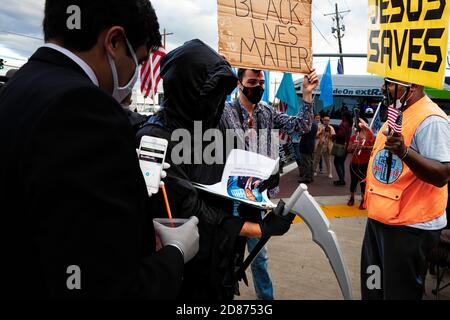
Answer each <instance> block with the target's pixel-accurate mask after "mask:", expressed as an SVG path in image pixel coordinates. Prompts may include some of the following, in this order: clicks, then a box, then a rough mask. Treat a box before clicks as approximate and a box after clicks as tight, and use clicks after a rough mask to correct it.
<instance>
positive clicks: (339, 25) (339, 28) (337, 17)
mask: <svg viewBox="0 0 450 320" xmlns="http://www.w3.org/2000/svg"><path fill="white" fill-rule="evenodd" d="M335 5H336V11H335V12H333V13H328V14H324V16H334V17H333V22H334V21H336V28H335V27H334V25H333V27H332V28H331V32H332V33H333V35H334V37H335V38H336V39H338V43H339V53H340V54H342V38H343V37H344V36H345V34H344V32H345V25H344V22H343V20H344V18H343V17H342V15H341V14H342V13H348V12H350V10H346V11H339V9H338V4H337V3H336V4H335ZM335 34H336V35H335ZM340 61H341V66H342V71H344V57H342V56H341V57H340Z"/></svg>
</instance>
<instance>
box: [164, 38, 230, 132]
mask: <svg viewBox="0 0 450 320" xmlns="http://www.w3.org/2000/svg"><path fill="white" fill-rule="evenodd" d="M161 77H162V79H163V80H164V97H165V98H164V102H163V111H162V113H163V116H164V121H165V124H166V126H167V128H168V129H172V130H173V129H177V128H185V129H188V130H192V129H193V127H194V124H193V123H194V121H202V122H203V125H202V126H203V130H207V129H210V128H215V127H217V125H218V123H219V121H220V118H221V116H222V113H223V108H224V105H225V99H226V96H227V95H229V94H230V93H231V92H232V91H233V90H234V89H235V88H236V86H237V80H238V79H237V77H236V75H235V74H234V73H233V71H232V69H231V66H230V64H229V63H228V62H226V61H225V60H224V59H223V58H222V57H221V56H220V55H219V54H217V53H216V52H215V51H214V50H213V49H212V48H211V47H209V46H208V45H206V44H205V43H203V42H202V41H200V40H191V41H189V42H186V43H185V44H184V45H183V46H181V47H179V48H177V49H175V50H173V51H171V52H170V53H168V54H167V55H166V56H165V57H164V59H163V60H162V62H161Z"/></svg>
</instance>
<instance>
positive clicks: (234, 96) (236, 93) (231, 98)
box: [227, 68, 239, 102]
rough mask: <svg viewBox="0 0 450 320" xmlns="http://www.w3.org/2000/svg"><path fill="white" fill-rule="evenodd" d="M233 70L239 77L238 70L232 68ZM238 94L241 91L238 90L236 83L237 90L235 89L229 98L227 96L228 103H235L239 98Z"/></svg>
mask: <svg viewBox="0 0 450 320" xmlns="http://www.w3.org/2000/svg"><path fill="white" fill-rule="evenodd" d="M232 69H233V72H234V74H235V75H236V76H237V69H236V68H232ZM238 92H239V89H238V88H237V83H236V89H234V90H233V92H232V93H231V94H230V95H229V96H227V102H233V101H234V100H235V99H236V98H237V95H238Z"/></svg>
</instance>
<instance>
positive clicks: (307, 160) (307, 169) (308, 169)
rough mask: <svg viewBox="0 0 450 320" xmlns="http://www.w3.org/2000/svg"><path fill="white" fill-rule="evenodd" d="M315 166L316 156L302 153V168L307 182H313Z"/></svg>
mask: <svg viewBox="0 0 450 320" xmlns="http://www.w3.org/2000/svg"><path fill="white" fill-rule="evenodd" d="M313 166H314V154H312V153H301V154H300V168H301V171H302V173H303V178H304V179H305V180H313V170H314V169H313Z"/></svg>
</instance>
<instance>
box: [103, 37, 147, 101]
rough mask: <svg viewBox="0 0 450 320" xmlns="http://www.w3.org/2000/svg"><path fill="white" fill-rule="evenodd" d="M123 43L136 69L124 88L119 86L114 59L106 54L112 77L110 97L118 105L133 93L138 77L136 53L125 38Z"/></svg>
mask: <svg viewBox="0 0 450 320" xmlns="http://www.w3.org/2000/svg"><path fill="white" fill-rule="evenodd" d="M124 37H125V36H124ZM125 42H126V44H127V46H128V49H129V50H130V52H131V56H132V58H133V61H134V63H135V65H136V68H135V69H134V74H133V76H132V77H131V79H130V81H129V82H128V83H127V84H126V85H125V86H123V87H120V86H119V74H118V72H117V67H116V64H115V62H114V59H113V58H112V57H111V55H110V54H109V52H108V53H107V55H108V62H109V65H110V67H111V73H112V77H113V93H112V96H113V98H114V99H116V101H117V102H119V103H122V101H123V100H125V98H126V97H127V96H128V95H129V94H130V93H131V92H132V91H133V87H134V85H135V84H136V81H137V79H138V75H139V74H138V61H137V57H136V53H135V52H134V50H133V47H132V46H131V44H130V42H129V41H128V39H127V38H126V37H125Z"/></svg>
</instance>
